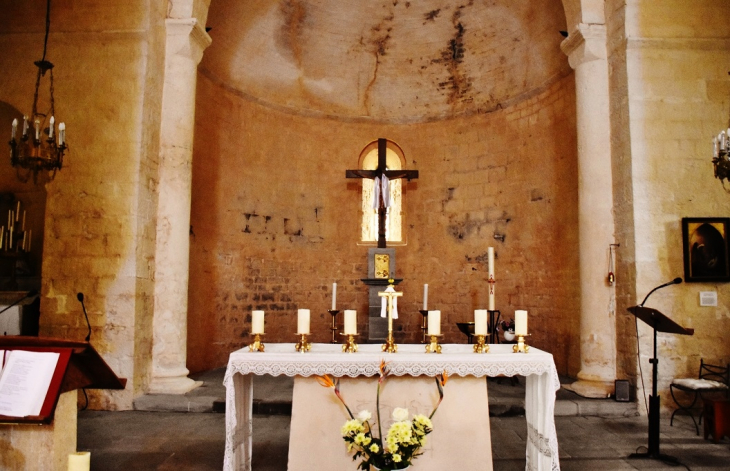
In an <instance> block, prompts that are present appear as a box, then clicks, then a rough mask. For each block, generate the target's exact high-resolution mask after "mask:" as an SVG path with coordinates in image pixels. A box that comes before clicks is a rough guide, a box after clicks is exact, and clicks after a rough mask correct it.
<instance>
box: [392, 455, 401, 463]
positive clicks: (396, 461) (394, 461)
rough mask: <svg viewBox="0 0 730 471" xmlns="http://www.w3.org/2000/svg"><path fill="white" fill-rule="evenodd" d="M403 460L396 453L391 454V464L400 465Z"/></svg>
mask: <svg viewBox="0 0 730 471" xmlns="http://www.w3.org/2000/svg"><path fill="white" fill-rule="evenodd" d="M402 460H403V458H401V456H400V455H399V454H398V453H393V463H400V462H401V461H402Z"/></svg>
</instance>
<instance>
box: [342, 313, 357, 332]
mask: <svg viewBox="0 0 730 471" xmlns="http://www.w3.org/2000/svg"><path fill="white" fill-rule="evenodd" d="M355 334H357V311H355V310H354V309H345V335H355Z"/></svg>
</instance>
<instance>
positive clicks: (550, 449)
mask: <svg viewBox="0 0 730 471" xmlns="http://www.w3.org/2000/svg"><path fill="white" fill-rule="evenodd" d="M527 441H528V442H529V443H531V444H532V446H534V447H535V449H536V450H538V452H539V453H540V455H541V456H546V457H548V458H550V462H551V470H552V471H559V470H560V464H559V463H560V462H559V461H558V450H557V445H558V444H557V440H556V441H555V443H552V442H553V440H551V439H550V438H549V437H546V436H545V435H543V434H541V433H540V432H538V430H537V429H536V428H535V427H534V426H532V425H531V424H529V423H528V424H527ZM525 468H526V469H527V470H528V471H536V470H538V469H540V467H539V465H537V467H536V463H531V462H530V459H529V456H528V459H527V466H526V467H525Z"/></svg>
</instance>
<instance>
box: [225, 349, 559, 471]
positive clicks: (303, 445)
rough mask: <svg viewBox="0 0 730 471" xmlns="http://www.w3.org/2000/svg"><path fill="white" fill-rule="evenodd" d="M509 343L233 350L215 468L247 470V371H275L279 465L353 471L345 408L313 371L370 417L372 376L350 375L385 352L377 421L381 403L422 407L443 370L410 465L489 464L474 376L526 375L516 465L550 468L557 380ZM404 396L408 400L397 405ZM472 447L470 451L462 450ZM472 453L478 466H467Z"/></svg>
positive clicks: (553, 465)
mask: <svg viewBox="0 0 730 471" xmlns="http://www.w3.org/2000/svg"><path fill="white" fill-rule="evenodd" d="M511 347H512V346H511V345H490V349H491V350H490V352H489V353H486V354H475V353H473V352H472V346H471V345H464V344H458V345H454V344H447V345H443V353H442V354H440V355H439V354H426V353H424V346H423V345H399V346H398V349H399V351H398V353H395V354H386V353H382V352H381V351H380V345H360V351H359V352H357V353H352V354H346V353H342V351H341V346H339V345H332V344H313V345H312V351H310V352H308V353H298V352H296V351H295V349H294V344H268V345H266V349H267V351H266V352H265V353H261V352H257V353H251V352H249V351H248V349H241V350H238V351H236V352H233V353H232V354H231V355H230V358H229V361H228V368H227V370H226V375H225V379H224V384H225V386H226V448H225V458H224V463H223V468H224V469H225V470H239V469H242V470H245V471H248V470H250V469H251V433H252V430H251V414H252V393H253V382H252V381H253V379H252V378H253V376H254V375H264V374H269V375H273V376H278V375H281V374H284V375H287V376H294V377H296V379H295V386H294V398H293V403H292V426H291V435H290V444H289V447H290V456H289V469H290V470H292V471H295V470H296V471H298V470H310V469H337V470H344V471H346V470H347V469H352V470H353V471H354V469H355V468H356V467H357V464H356V463H355V462H353V461H352V459H351V455H349V454H347V452H346V448H345V443H344V441H343V440H342V438H341V437H340V434H339V431H340V427H341V425H342V424H343V423H344V421H345V419H346V418H347V416H346V412H345V411H344V408H342V407H341V406H340V405H339V404H340V403H339V401H338V400H337V398H336V397H335V396H334V394H333V393H332V390H331V389H327V388H324V387H322V386H320V385H319V384H317V383H316V380H315V379H314V376H315V375H324V374H329V375H332V376H337V377H347V379H346V380H344V381H343V383H342V385H341V389H340V390H341V392H342V393H343V394H344V395H345V400H346V401H347V403H348V405H349V406H350V408H351V409H352V411H353V413H357V411H359V410H360V409H361V408H368V409H369V410H371V412H373V414H374V413H375V406H374V402H375V380H374V379H367V378H360V377H375V376H377V375H378V366H379V364H380V360H381V359H385V360H386V361H388V362H389V363H388V366H389V369H390V374H391V377H389V378H388V379H387V380H386V383H387V384H386V387H385V389H384V396H381V398H385V399H381V400H383V405H381V407H382V408H381V414H383V419H384V422H385V424H387V423H388V422H386V421H385V417H386V413H387V414H388V416H389V413H388V412H386V409H388V410H390V409H392V407H402V406H403V405H405V406H406V407H408V408H409V410H410V412H411V413H424V414H428V413H430V411H431V408H432V407H433V404H435V402H436V401H437V398H438V393H437V391H436V387H435V383H434V380H433V379H432V377H434V376H436V375H438V374H440V373H441V372H443V371H444V370H445V371H447V372H448V374H449V375H450V376H451V379H450V380H449V383H447V385H446V388H445V397H444V402H443V403H442V405H441V407H440V408H439V410H438V412H437V413H436V415H435V416H434V422H433V423H434V432H433V433H431V434H430V435H429V436H428V438H429V440H428V443H427V445H426V447H425V449H424V451H425V454H424V455H423V456H420V457H419V458H417V459H416V460H415V461H414V465H415V466H416V467H417V468H418V469H423V470H429V469H492V464H491V463H492V461H491V445H490V444H491V441H490V433H489V410H488V405H487V391H486V381H484V378H485V377H486V376H498V375H505V376H514V375H523V376H525V377H526V389H525V415H526V420H527V432H528V440H527V450H526V455H525V456H526V469H527V470H544V471H547V470H559V469H560V464H559V460H558V442H557V436H556V434H555V422H554V417H553V413H554V407H555V391H557V390H558V389H559V388H560V382H559V380H558V375H557V371H556V369H555V364H554V362H553V358H552V355H550V354H549V353H546V352H543V351H540V350H537V349H535V348H531V349H530V352H529V353H527V354H522V353H520V354H516V353H512V350H511ZM393 376H401V377H403V378H394V377H393ZM349 378H357V379H349ZM479 378H481V379H479ZM389 388H390V389H389ZM385 394H387V398H386V396H385ZM391 394H392V396H391ZM404 400H405V401H408V402H407V403H406V404H403V401H404ZM472 401H473V402H472ZM385 424H384V425H385ZM457 435H458V436H457ZM454 440H458V442H457V443H458V446H456V445H454V444H453V441H454ZM474 450H476V452H475V453H471V452H472V451H474ZM307 455H308V456H307ZM312 457H313V458H315V459H316V461H315V464H312V463H310V461H309V460H310V459H311V458H312ZM323 458H324V460H323ZM340 459H342V461H340ZM443 459H446V460H447V461H444V463H448V466H445V465H444V464H443V463H441V461H440V460H443ZM459 459H463V460H464V463H465V464H464V465H463V466H462V465H457V463H459V461H458V460H459ZM473 460H476V461H477V462H479V463H481V465H478V466H476V467H475V466H474V465H473V462H474V461H473ZM439 463H440V464H439ZM431 465H434V466H433V467H431Z"/></svg>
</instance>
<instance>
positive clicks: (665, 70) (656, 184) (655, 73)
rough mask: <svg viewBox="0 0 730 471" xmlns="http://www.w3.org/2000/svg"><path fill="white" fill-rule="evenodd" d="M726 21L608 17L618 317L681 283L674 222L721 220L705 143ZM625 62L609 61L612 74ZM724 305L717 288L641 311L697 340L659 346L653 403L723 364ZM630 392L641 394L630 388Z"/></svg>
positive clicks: (630, 345) (727, 10) (726, 54)
mask: <svg viewBox="0 0 730 471" xmlns="http://www.w3.org/2000/svg"><path fill="white" fill-rule="evenodd" d="M728 15H730V5H728V4H727V2H716V1H709V0H707V1H698V2H682V1H679V0H676V1H670V2H662V4H661V5H659V4H657V3H655V2H649V1H634V2H628V4H627V5H626V7H625V11H621V8H616V10H615V11H614V12H613V13H612V16H613V18H614V20H615V21H617V22H624V24H623V26H622V28H623V29H624V34H625V40H624V39H623V38H621V37H620V36H621V31H620V29H622V28H615V29H613V28H612V30H614V31H616V35H615V36H614V38H613V41H616V42H617V43H620V42H625V53H623V54H625V58H626V65H625V68H626V72H625V74H626V78H625V79H624V78H622V77H618V79H617V80H615V81H614V85H615V88H614V91H615V92H617V93H616V95H615V96H614V97H613V99H614V101H615V103H614V105H615V108H614V110H625V111H617V112H616V114H615V115H614V117H613V118H614V123H616V124H617V126H616V128H615V129H613V132H614V141H613V144H614V145H617V147H618V148H617V149H614V166H615V168H618V169H620V171H619V173H618V175H619V176H620V177H621V179H620V181H618V182H617V186H616V193H615V194H614V198H615V200H616V211H617V215H618V218H617V227H620V229H619V233H618V234H617V239H618V241H619V242H621V244H622V245H621V248H620V249H619V251H618V252H617V253H618V257H619V267H620V270H619V276H618V283H619V286H621V288H620V292H623V294H622V295H620V297H619V308H618V310H617V312H619V313H622V312H623V313H625V308H626V307H627V306H628V305H632V304H637V303H639V302H641V301H642V299H643V298H644V296H645V295H646V293H648V292H649V291H650V290H651V289H652V288H654V287H655V286H658V285H659V284H661V283H664V282H667V281H670V280H672V279H673V278H675V277H677V276H683V257H682V229H681V220H682V218H683V217H698V216H704V217H713V216H714V217H726V216H727V215H728V209H729V208H730V206H728V205H729V204H730V195H728V193H727V192H726V191H725V190H723V187H722V185H721V184H720V182H719V181H718V180H716V179H714V178H713V173H712V164H711V162H710V160H711V155H712V154H711V152H712V136H713V135H715V134H717V133H718V132H719V131H720V130H721V129H723V128H726V127H727V126H728V110H729V109H730V99H729V98H730V80H729V79H728V64H730V33H729V32H728V29H727V27H726V21H725V19H726V18H727V17H728ZM617 49H618V48H617ZM623 54H622V53H620V52H619V53H618V56H614V57H615V58H616V57H617V60H616V62H617V63H621V62H622V58H621V55H623ZM615 73H616V75H618V76H620V75H621V74H623V73H624V72H622V71H621V70H620V68H618V70H617V71H615ZM622 81H623V84H622V83H621V82H622ZM623 87H625V89H624V90H623V91H622V88H623ZM624 101H625V103H623V102H624ZM619 102H621V103H619ZM619 113H620V114H619ZM628 143H630V145H629V144H628ZM615 178H616V177H615ZM632 226H633V227H632ZM624 283H625V284H628V286H626V287H624V286H623V284H624ZM700 291H717V294H718V307H700V306H699V292H700ZM728 295H730V286H728V284H726V283H686V284H682V285H679V286H673V287H669V288H666V289H664V290H662V291H658V292H656V293H654V294H653V295H652V297H651V298H650V300H649V301H648V302H647V306H651V307H654V308H656V309H659V310H661V311H662V312H664V313H665V314H667V315H668V316H670V317H671V318H672V319H674V320H675V321H676V322H677V323H679V324H681V325H684V326H686V327H691V328H694V329H695V334H694V335H693V336H691V337H690V336H679V335H670V334H660V336H659V340H658V350H659V351H658V357H659V359H660V364H659V365H660V367H659V390H660V394H663V395H664V396H665V397H668V391H667V389H668V385H669V382H670V381H671V378H672V377H675V376H678V375H685V374H687V375H690V376H695V375H696V374H697V371H698V368H699V362H700V358H705V359H706V360H707V361H710V362H712V363H719V364H726V363H728V361H730V346H728V343H727V341H726V334H727V332H728V330H729V329H730V310H729V307H730V305H729V304H728ZM622 316H623V318H619V320H618V322H619V329H618V332H619V339H618V340H619V344H620V345H621V344H623V345H624V346H623V348H622V349H621V354H622V356H623V359H624V362H623V366H622V371H620V372H619V373H620V374H626V375H627V376H631V375H632V374H633V371H635V366H634V365H632V363H634V364H635V361H636V344H635V341H634V340H633V339H635V338H636V330H635V327H634V320H633V318H632V317H631V316H630V315H629V314H623V315H622ZM639 324H640V325H639V334H640V343H639V346H640V351H641V358H640V361H641V367H642V368H643V371H644V382H645V385H646V388H647V389H648V388H650V387H651V379H650V376H649V375H650V365H649V363H648V358H649V357H650V356H651V355H652V352H651V348H652V335H651V334H652V331H651V329H650V328H649V327H647V326H646V325H645V324H643V323H642V322H639ZM637 383H638V384H639V386H640V385H641V381H640V380H638V379H637ZM662 391H663V393H662ZM670 402H671V401H665V402H664V405H669V403H670Z"/></svg>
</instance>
